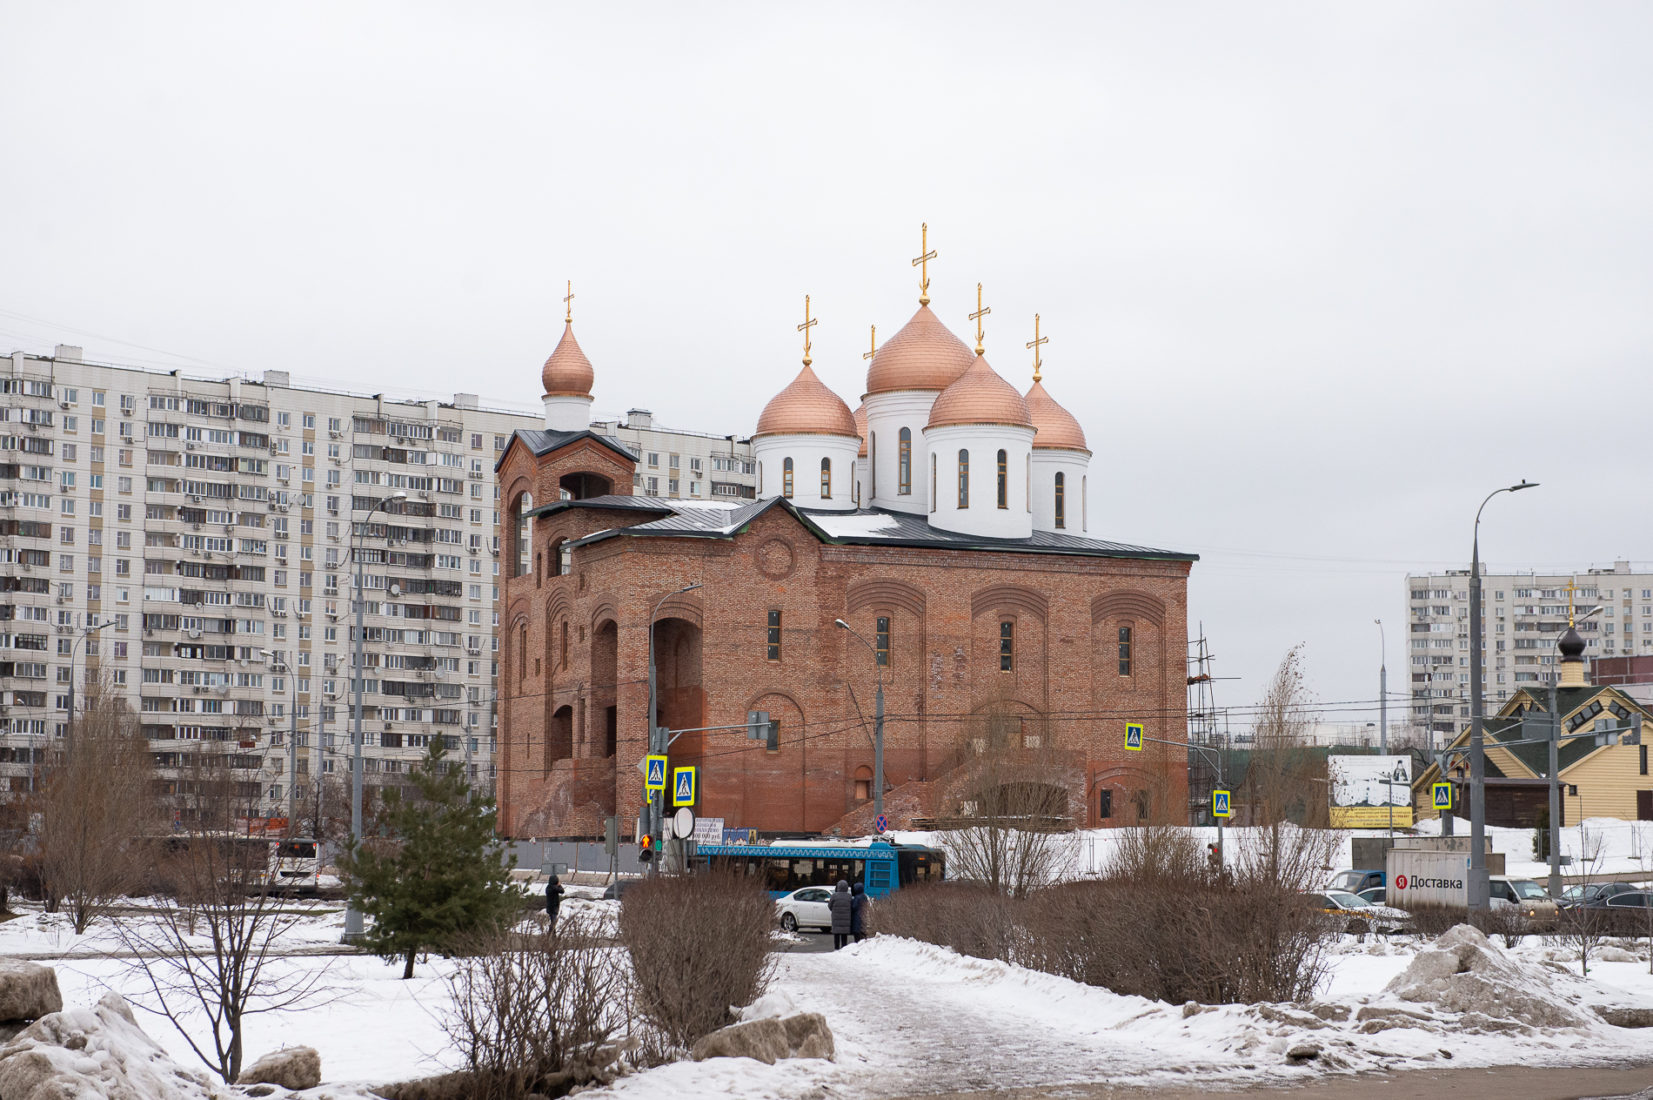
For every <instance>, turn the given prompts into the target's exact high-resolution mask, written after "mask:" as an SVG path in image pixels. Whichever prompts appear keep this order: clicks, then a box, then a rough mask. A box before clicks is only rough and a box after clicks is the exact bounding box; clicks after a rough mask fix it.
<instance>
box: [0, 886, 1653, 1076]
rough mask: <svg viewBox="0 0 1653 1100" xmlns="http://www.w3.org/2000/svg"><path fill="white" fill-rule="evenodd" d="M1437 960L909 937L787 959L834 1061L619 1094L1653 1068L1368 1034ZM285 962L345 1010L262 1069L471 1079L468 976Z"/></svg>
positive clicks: (266, 1037)
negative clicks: (459, 991)
mask: <svg viewBox="0 0 1653 1100" xmlns="http://www.w3.org/2000/svg"><path fill="white" fill-rule="evenodd" d="M564 905H565V910H566V911H568V912H573V911H575V910H578V909H584V910H588V911H589V910H592V909H595V910H601V911H605V912H606V911H609V910H612V909H613V908H614V907H615V903H612V902H601V901H586V900H583V899H570V900H568V901H566V902H565V903H564ZM65 925H66V922H65V921H64V920H63V919H62V918H61V917H59V916H49V915H43V914H39V913H37V912H29V913H27V914H26V915H25V916H23V917H21V918H19V919H17V920H13V921H9V922H7V923H5V924H4V925H0V953H5V954H26V955H30V956H33V957H37V958H42V957H43V958H46V959H48V961H51V965H54V966H56V968H57V971H58V978H59V982H60V984H61V986H62V989H63V994H64V1001H65V1004H66V1005H67V1006H71V1007H73V1006H89V1005H91V1004H92V1003H94V1002H95V1001H96V1000H97V998H98V997H100V996H101V995H102V994H103V993H104V992H106V991H108V990H114V991H117V992H119V993H121V994H122V995H123V996H126V997H127V998H129V999H130V1000H132V1001H133V1002H134V1003H135V1004H138V1005H142V1004H143V1003H145V1001H146V999H147V998H146V995H145V993H144V989H143V982H142V978H141V975H139V974H138V973H137V972H136V971H134V969H133V964H132V962H131V960H126V959H120V958H114V957H109V956H108V955H106V954H104V952H107V951H108V950H110V949H112V948H115V947H117V946H118V940H116V938H115V937H114V936H113V935H112V933H111V932H110V931H109V930H108V929H107V928H106V927H103V926H100V925H94V926H93V929H92V930H91V931H89V932H88V934H87V935H86V936H85V937H79V938H77V937H75V936H74V935H73V933H72V931H68V930H67V929H66V927H65ZM342 925H343V918H342V914H340V913H339V912H337V911H336V910H331V911H329V910H324V909H320V908H318V910H317V911H316V914H315V915H314V916H312V917H309V918H306V919H305V920H304V921H303V922H302V923H301V924H300V925H299V926H298V927H297V928H296V929H295V930H294V933H293V935H292V937H291V940H292V945H293V946H294V948H295V949H297V950H299V951H305V952H308V951H316V950H321V949H325V948H326V947H328V946H329V945H331V944H334V943H336V941H337V939H338V935H339V932H340V931H341V930H342ZM1424 946H1425V945H1419V944H1416V943H1414V942H1412V941H1410V940H1408V939H1401V938H1395V939H1392V940H1390V941H1387V942H1384V941H1373V942H1368V943H1366V944H1356V943H1354V942H1353V941H1352V940H1345V941H1344V942H1342V943H1340V944H1339V945H1337V947H1336V949H1335V951H1334V954H1333V959H1332V969H1331V973H1330V976H1329V979H1328V981H1327V983H1326V985H1325V988H1324V989H1323V990H1322V992H1321V995H1320V998H1319V1003H1321V1004H1323V1005H1325V1006H1330V1007H1329V1008H1325V1009H1323V1010H1322V1011H1323V1012H1324V1013H1325V1014H1326V1015H1327V1016H1330V1017H1335V1016H1337V1015H1344V1016H1345V1017H1346V1018H1345V1019H1344V1020H1342V1021H1338V1020H1335V1019H1331V1020H1328V1019H1320V1018H1316V1017H1314V1016H1311V1015H1309V1014H1307V1013H1305V1012H1303V1011H1302V1010H1299V1009H1293V1008H1290V1007H1288V1006H1281V1007H1279V1008H1274V1007H1270V1006H1263V1007H1258V1006H1250V1007H1242V1006H1215V1007H1210V1008H1205V1009H1203V1010H1198V1011H1193V1012H1185V1009H1184V1008H1183V1006H1180V1005H1166V1004H1159V1003H1155V1002H1150V1001H1146V1000H1142V999H1140V998H1135V997H1121V996H1118V995H1116V994H1113V993H1111V992H1109V991H1107V990H1104V989H1098V988H1094V987H1089V986H1084V985H1079V984H1077V983H1074V982H1070V981H1068V980H1066V979H1062V978H1056V977H1052V976H1050V975H1046V974H1040V973H1037V972H1033V971H1027V970H1022V969H1020V968H1016V967H1010V966H1006V965H1004V964H1001V963H994V962H985V961H982V960H979V959H969V958H963V957H960V956H957V955H955V954H953V953H952V952H950V951H947V950H945V949H942V948H937V947H933V946H931V945H928V944H920V943H915V942H913V941H910V940H901V939H894V938H878V939H872V940H868V941H867V942H865V943H863V944H859V945H856V946H854V947H851V948H848V949H846V950H844V951H841V952H836V953H824V954H803V953H792V954H785V955H782V956H780V959H779V965H778V968H777V973H776V977H775V981H774V983H773V985H772V986H771V990H770V992H769V994H768V995H767V996H766V997H765V998H764V999H763V1000H762V1001H760V1002H759V1004H758V1005H756V1006H754V1007H753V1008H752V1009H751V1010H749V1011H748V1017H749V1018H756V1017H757V1016H763V1015H785V1014H790V1013H792V1012H797V1011H804V1012H820V1013H822V1014H823V1015H824V1016H825V1017H826V1019H827V1022H828V1024H829V1026H830V1027H831V1028H832V1031H833V1034H834V1036H835V1038H836V1042H837V1057H836V1059H835V1060H834V1061H831V1062H827V1061H820V1060H807V1061H804V1060H800V1061H789V1062H781V1063H779V1064H777V1065H774V1066H765V1065H762V1064H760V1063H756V1062H752V1061H749V1060H745V1059H714V1060H711V1061H708V1062H704V1063H692V1062H684V1063H677V1064H674V1065H670V1066H665V1067H662V1068H660V1069H656V1070H652V1071H649V1072H646V1073H640V1074H636V1075H633V1076H631V1077H627V1078H623V1079H622V1080H620V1081H619V1082H617V1083H616V1084H614V1085H613V1086H611V1087H610V1088H609V1089H607V1090H603V1091H604V1092H606V1093H610V1094H612V1095H614V1096H617V1097H627V1098H632V1100H653V1098H655V1097H659V1098H661V1100H665V1098H666V1097H668V1096H669V1097H673V1098H676V1097H681V1096H686V1095H687V1096H710V1095H718V1096H720V1097H728V1098H731V1100H746V1098H751V1100H757V1098H760V1097H797V1098H825V1097H830V1096H850V1095H853V1096H865V1097H896V1096H908V1095H914V1094H922V1093H927V1092H938V1091H948V1090H955V1091H956V1090H971V1089H987V1088H1004V1087H1007V1086H1011V1085H1051V1084H1059V1083H1064V1082H1076V1081H1096V1080H1109V1081H1114V1082H1130V1083H1135V1084H1143V1085H1152V1084H1158V1083H1170V1082H1181V1083H1185V1084H1186V1083H1189V1082H1192V1081H1196V1080H1197V1081H1202V1082H1207V1083H1209V1082H1211V1081H1215V1080H1221V1081H1224V1082H1229V1083H1243V1082H1245V1081H1248V1080H1254V1081H1257V1082H1259V1083H1261V1082H1265V1081H1278V1082H1281V1083H1286V1082H1293V1081H1295V1082H1298V1083H1301V1082H1304V1081H1307V1080H1312V1079H1313V1078H1315V1077H1316V1075H1319V1074H1324V1073H1327V1072H1351V1071H1359V1070H1368V1069H1385V1070H1393V1069H1404V1068H1410V1067H1437V1068H1438V1067H1440V1066H1443V1065H1452V1066H1490V1065H1501V1064H1520V1065H1548V1064H1570V1065H1578V1064H1581V1063H1583V1062H1587V1061H1601V1062H1617V1061H1635V1060H1640V1061H1653V1029H1647V1030H1627V1029H1620V1028H1614V1027H1610V1026H1608V1025H1606V1024H1599V1025H1595V1026H1592V1027H1589V1028H1583V1029H1563V1030H1556V1031H1550V1032H1545V1031H1532V1032H1522V1031H1519V1030H1512V1031H1502V1032H1500V1031H1490V1032H1479V1033H1471V1032H1467V1031H1460V1030H1457V1029H1456V1027H1455V1024H1454V1021H1453V1019H1452V1017H1451V1015H1450V1014H1442V1013H1438V1012H1437V1013H1433V1014H1430V1019H1429V1020H1428V1021H1426V1022H1420V1023H1419V1024H1418V1025H1417V1026H1416V1027H1413V1026H1405V1027H1398V1028H1397V1027H1390V1028H1389V1029H1388V1030H1379V1031H1375V1032H1374V1033H1367V1030H1363V1027H1362V1024H1361V1021H1360V1016H1361V1010H1362V1009H1366V1010H1367V1011H1368V1014H1372V1013H1383V1012H1386V1011H1390V1010H1396V1009H1398V1010H1405V1011H1412V1012H1417V1011H1418V1010H1419V1006H1418V1005H1416V1004H1413V1003H1409V1002H1403V1001H1400V1000H1398V999H1396V998H1395V997H1394V996H1393V995H1391V994H1387V993H1385V992H1384V986H1385V985H1386V984H1387V983H1388V982H1389V981H1390V979H1392V978H1394V977H1395V976H1396V975H1397V974H1399V973H1401V971H1402V970H1404V969H1405V968H1406V966H1407V965H1408V964H1409V963H1410V962H1411V960H1412V958H1413V957H1414V955H1415V954H1416V953H1417V951H1418V950H1420V949H1421V948H1423V947H1424ZM1512 954H1513V957H1514V958H1515V959H1516V960H1518V961H1520V962H1522V963H1524V964H1527V967H1528V972H1529V973H1531V974H1533V975H1534V977H1533V979H1532V980H1533V981H1534V983H1536V984H1537V985H1540V986H1544V985H1545V983H1547V982H1552V981H1553V982H1555V983H1563V982H1564V983H1566V989H1567V990H1569V991H1570V992H1569V995H1570V996H1582V997H1583V998H1584V1000H1585V1001H1586V1002H1587V1003H1590V1004H1617V1005H1635V1006H1642V1007H1649V1008H1653V977H1650V976H1649V974H1648V963H1647V960H1646V956H1645V954H1644V953H1643V951H1642V950H1641V949H1640V948H1639V947H1638V948H1636V949H1635V950H1634V951H1626V950H1622V949H1616V948H1615V949H1610V950H1608V951H1606V952H1604V953H1603V955H1602V956H1601V957H1600V958H1601V961H1599V962H1597V963H1593V964H1592V973H1591V978H1590V980H1589V981H1588V983H1582V984H1581V983H1579V982H1577V981H1575V980H1574V979H1572V978H1566V977H1563V976H1560V975H1559V974H1558V970H1559V967H1560V966H1567V967H1568V968H1569V969H1571V970H1572V972H1573V973H1574V974H1576V972H1577V965H1576V959H1575V958H1574V957H1572V956H1570V955H1569V952H1568V951H1567V950H1566V949H1565V948H1564V947H1562V946H1559V945H1554V944H1547V943H1544V942H1542V941H1539V940H1536V939H1531V940H1528V941H1527V942H1525V943H1523V944H1522V945H1521V946H1519V947H1518V948H1517V949H1516V950H1515V951H1514V952H1513V953H1512ZM280 965H281V966H282V967H284V968H304V969H308V970H314V969H320V970H323V971H324V972H325V984H326V987H327V994H326V997H325V1000H324V1001H323V1002H322V1003H318V1004H316V1005H314V1006H312V1007H309V1008H307V1009H305V1010H303V1011H298V1012H287V1013H281V1014H279V1015H269V1016H259V1017H255V1018H253V1020H252V1021H251V1022H250V1024H249V1035H248V1041H247V1051H248V1054H249V1057H256V1056H257V1055H259V1054H262V1053H264V1052H265V1051H267V1050H271V1049H274V1048H276V1047H278V1046H283V1045H292V1044H304V1045H308V1046H313V1047H315V1048H316V1049H317V1050H319V1051H320V1052H321V1056H322V1069H323V1076H324V1081H325V1082H326V1084H327V1085H328V1086H332V1087H335V1088H336V1087H339V1086H341V1085H345V1084H348V1083H351V1082H356V1083H369V1084H371V1083H383V1082H387V1081H392V1080H405V1079H408V1078H411V1077H416V1076H422V1075H426V1074H433V1073H437V1072H440V1071H442V1070H445V1069H449V1068H453V1067H454V1066H455V1064H456V1062H455V1057H454V1054H453V1052H452V1050H451V1049H450V1047H449V1045H448V1043H447V1041H446V1038H445V1036H444V1033H443V1028H442V1016H443V1013H444V1011H445V1009H446V1008H447V1006H448V997H449V992H448V987H447V985H446V983H445V980H444V979H445V978H446V976H447V975H448V974H449V973H450V968H449V965H448V964H447V963H446V962H444V961H443V960H441V959H430V960H428V961H423V962H421V963H420V965H419V966H418V968H417V970H416V976H415V977H414V978H413V979H412V980H411V981H406V982H404V981H402V980H400V973H401V967H400V964H394V963H393V964H386V963H382V962H380V961H379V960H377V959H375V958H371V957H365V956H331V957H329V956H320V955H315V954H297V955H294V956H292V957H289V958H285V959H283V960H282V961H281V963H280ZM1556 988H1557V989H1560V988H1561V985H1560V984H1558V985H1557V986H1556ZM1345 1010H1346V1011H1345ZM1426 1014H1427V1013H1426ZM139 1022H140V1023H141V1024H142V1025H143V1026H144V1028H145V1030H146V1031H147V1032H148V1033H149V1034H150V1035H151V1036H152V1037H153V1038H154V1039H155V1040H156V1041H157V1042H158V1043H160V1044H161V1045H162V1046H163V1047H164V1048H166V1049H167V1051H168V1052H169V1053H171V1054H172V1056H173V1057H174V1058H176V1059H177V1060H178V1061H179V1062H180V1063H182V1064H185V1065H196V1064H199V1063H198V1062H197V1060H196V1059H195V1058H194V1056H193V1054H192V1053H191V1052H190V1051H189V1049H188V1047H187V1045H186V1044H185V1043H184V1041H183V1039H182V1038H181V1037H180V1036H179V1035H178V1034H177V1033H176V1032H175V1031H174V1030H172V1028H171V1027H170V1025H168V1024H166V1023H165V1022H164V1021H162V1020H160V1019H159V1018H157V1017H152V1016H145V1015H143V1014H142V1013H140V1014H139ZM1304 1042H1311V1043H1314V1044H1317V1045H1318V1046H1320V1047H1321V1048H1322V1049H1323V1050H1324V1052H1325V1053H1324V1055H1323V1057H1322V1058H1320V1059H1317V1060H1316V1061H1314V1062H1311V1063H1310V1064H1307V1065H1302V1066H1294V1065H1289V1064H1288V1059H1287V1055H1288V1052H1289V1051H1291V1050H1292V1049H1293V1048H1294V1047H1296V1046H1298V1045H1299V1044H1302V1043H1304ZM1327 1063H1331V1065H1329V1066H1328V1064H1327Z"/></svg>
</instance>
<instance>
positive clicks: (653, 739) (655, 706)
mask: <svg viewBox="0 0 1653 1100" xmlns="http://www.w3.org/2000/svg"><path fill="white" fill-rule="evenodd" d="M699 587H700V582H699V581H696V582H695V583H694V584H686V585H684V586H683V587H682V588H679V589H678V590H677V591H675V592H668V593H666V594H665V595H664V596H661V597H660V599H659V601H658V602H656V603H655V605H654V609H653V610H652V611H650V612H649V621H648V628H649V752H650V753H651V754H653V755H656V756H658V755H661V754H663V753H665V751H666V750H667V749H668V748H670V747H671V745H670V742H669V741H667V739H666V730H665V729H663V728H662V727H661V725H660V694H659V689H658V687H657V686H656V682H657V681H656V676H655V669H654V619H655V616H656V615H659V614H660V609H661V608H662V607H664V606H665V603H666V601H667V600H669V599H671V598H672V597H673V596H681V595H682V594H683V593H685V592H693V591H694V590H695V589H697V588H699ZM665 800H666V792H665V791H654V792H652V793H650V794H649V803H648V819H649V820H648V834H647V835H648V836H650V837H654V836H658V835H661V834H662V833H663V832H664V827H665ZM647 867H648V873H649V875H650V876H651V877H652V876H653V875H655V874H657V873H658V871H659V867H658V864H657V861H655V860H650V861H649V862H648V864H647Z"/></svg>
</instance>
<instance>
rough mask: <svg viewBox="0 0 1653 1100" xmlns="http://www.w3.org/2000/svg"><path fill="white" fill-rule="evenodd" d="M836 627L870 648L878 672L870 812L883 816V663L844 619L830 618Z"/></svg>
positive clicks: (874, 705)
mask: <svg viewBox="0 0 1653 1100" xmlns="http://www.w3.org/2000/svg"><path fill="white" fill-rule="evenodd" d="M832 621H833V623H834V624H836V625H837V626H838V627H840V628H842V629H844V630H846V631H848V632H849V635H850V637H852V638H854V639H855V640H856V641H858V642H860V643H861V644H862V645H864V646H866V647H867V648H868V649H870V650H872V661H873V667H874V668H875V669H876V670H877V672H878V692H877V694H876V695H874V696H873V720H872V721H873V725H872V812H873V816H874V817H879V818H882V817H883V816H884V663H883V661H881V660H880V659H879V654H878V649H877V647H875V646H874V645H873V644H872V643H871V642H869V641H867V640H866V639H865V638H863V637H861V635H859V634H857V633H856V632H855V630H854V629H853V628H852V627H851V626H850V625H849V624H848V623H846V622H845V621H844V620H842V619H834V620H832Z"/></svg>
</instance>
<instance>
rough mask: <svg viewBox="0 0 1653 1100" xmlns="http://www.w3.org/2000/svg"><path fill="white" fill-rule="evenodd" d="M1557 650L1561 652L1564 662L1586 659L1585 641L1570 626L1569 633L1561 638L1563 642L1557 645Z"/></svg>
mask: <svg viewBox="0 0 1653 1100" xmlns="http://www.w3.org/2000/svg"><path fill="white" fill-rule="evenodd" d="M1556 648H1557V649H1559V650H1560V651H1561V659H1562V660H1563V661H1579V660H1583V659H1584V639H1583V638H1582V637H1580V636H1579V633H1578V631H1577V630H1574V629H1573V628H1572V627H1570V626H1569V627H1568V628H1567V633H1565V634H1563V635H1562V636H1561V641H1559V642H1557V643H1556Z"/></svg>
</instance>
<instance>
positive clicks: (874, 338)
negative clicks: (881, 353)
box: [861, 325, 878, 359]
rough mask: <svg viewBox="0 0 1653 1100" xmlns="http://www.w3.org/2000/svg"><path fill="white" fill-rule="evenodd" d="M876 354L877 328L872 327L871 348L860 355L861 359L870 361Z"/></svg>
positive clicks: (875, 326)
mask: <svg viewBox="0 0 1653 1100" xmlns="http://www.w3.org/2000/svg"><path fill="white" fill-rule="evenodd" d="M877 354H878V326H877V325H873V326H872V346H871V347H870V348H868V349H867V350H866V351H864V352H862V353H861V358H863V359H871V358H872V357H873V356H874V355H877Z"/></svg>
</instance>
